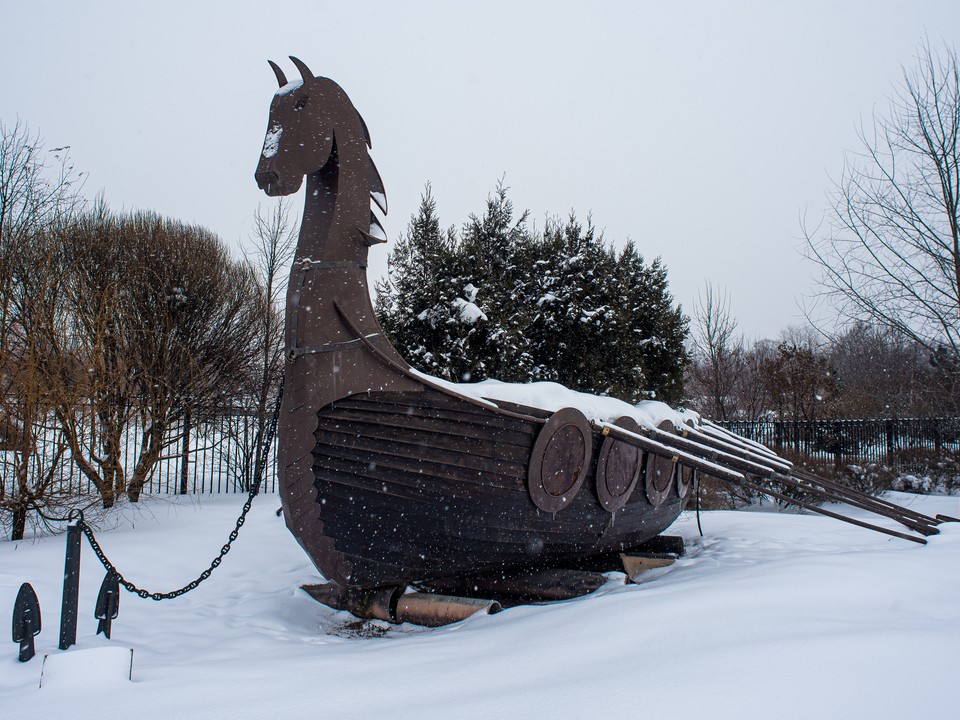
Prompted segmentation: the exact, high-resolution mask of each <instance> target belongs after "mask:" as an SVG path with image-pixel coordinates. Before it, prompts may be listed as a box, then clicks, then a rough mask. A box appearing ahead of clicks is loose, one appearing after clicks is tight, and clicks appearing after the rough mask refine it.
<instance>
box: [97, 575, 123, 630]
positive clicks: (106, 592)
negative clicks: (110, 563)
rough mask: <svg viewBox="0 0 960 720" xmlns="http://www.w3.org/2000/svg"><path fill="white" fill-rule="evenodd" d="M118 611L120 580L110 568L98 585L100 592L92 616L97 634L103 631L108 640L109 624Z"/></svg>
mask: <svg viewBox="0 0 960 720" xmlns="http://www.w3.org/2000/svg"><path fill="white" fill-rule="evenodd" d="M119 612H120V580H119V578H118V577H117V574H116V573H115V572H113V571H112V570H110V571H108V572H107V575H106V577H104V578H103V583H102V584H101V585H100V594H99V595H98V596H97V607H96V610H94V613H93V616H94V617H95V618H97V620H99V621H100V622H99V623H97V635H99V634H100V633H103V634H104V636H105V637H106V638H107V639H108V640H109V639H110V631H111V626H112V625H113V621H114V620H115V619H116V617H117V615H118V614H119Z"/></svg>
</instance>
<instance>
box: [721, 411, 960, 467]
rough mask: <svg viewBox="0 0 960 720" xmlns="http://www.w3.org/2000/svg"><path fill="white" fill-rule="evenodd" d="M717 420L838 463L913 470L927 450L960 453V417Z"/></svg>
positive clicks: (766, 441) (751, 435)
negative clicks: (869, 464) (878, 464)
mask: <svg viewBox="0 0 960 720" xmlns="http://www.w3.org/2000/svg"><path fill="white" fill-rule="evenodd" d="M718 424H719V425H722V426H723V427H725V428H727V429H728V430H732V431H733V432H735V433H738V434H740V435H743V436H744V437H748V438H750V439H751V440H756V441H757V442H760V443H763V444H764V445H766V446H768V447H770V448H772V449H774V450H782V451H787V452H797V453H803V454H804V455H809V456H811V457H813V458H816V459H819V460H823V461H825V462H833V463H835V464H837V465H849V464H863V463H881V464H884V465H887V466H889V467H892V468H893V469H895V470H903V471H907V472H909V471H913V470H918V469H920V467H919V466H920V465H922V463H923V457H922V456H923V455H928V454H929V451H933V452H941V451H945V450H950V451H953V452H960V418H895V419H894V418H888V419H882V420H758V421H746V420H733V421H728V422H722V423H718ZM916 451H920V452H916ZM923 451H928V452H926V453H925V452H923Z"/></svg>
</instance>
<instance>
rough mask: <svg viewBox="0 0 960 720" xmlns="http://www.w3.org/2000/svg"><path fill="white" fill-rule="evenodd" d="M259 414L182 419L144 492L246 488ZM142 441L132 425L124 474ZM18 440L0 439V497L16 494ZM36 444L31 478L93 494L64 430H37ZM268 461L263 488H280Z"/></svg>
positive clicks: (58, 488)
mask: <svg viewBox="0 0 960 720" xmlns="http://www.w3.org/2000/svg"><path fill="white" fill-rule="evenodd" d="M257 428H258V424H257V421H256V418H255V417H254V416H252V415H250V414H249V413H232V414H226V415H223V416H222V417H218V418H215V419H213V420H208V421H204V422H196V423H192V422H183V423H181V424H180V425H179V426H177V427H174V428H172V429H171V430H170V434H169V437H170V439H171V443H170V445H169V447H168V448H167V449H166V450H165V452H164V454H163V456H162V457H161V459H160V461H159V462H158V463H157V464H156V465H155V466H154V468H153V470H152V472H151V473H150V475H149V476H148V478H147V480H146V483H145V484H144V487H143V492H145V493H154V494H176V493H189V494H203V493H206V494H210V493H245V492H247V491H248V490H249V487H250V483H251V482H252V480H253V470H254V464H255V458H256V457H257ZM142 444H143V433H142V428H137V427H132V428H131V429H130V430H129V431H128V432H126V433H125V434H124V436H123V438H122V445H123V451H122V453H121V455H122V461H123V469H124V476H125V477H126V478H128V479H129V478H130V477H131V475H132V473H133V469H134V466H135V464H136V461H137V457H138V456H139V454H140V449H141V447H142ZM14 445H15V444H14V443H9V442H7V443H4V442H2V441H0V498H2V497H4V496H7V497H10V496H15V495H16V494H17V492H16V490H15V488H14V484H15V482H16V472H17V468H18V466H19V465H20V464H21V463H23V461H24V458H23V456H22V455H20V454H18V452H17V450H16V449H15V448H14ZM34 447H35V449H34V451H33V452H32V453H31V455H30V457H29V458H28V465H27V468H28V474H29V475H30V477H31V478H32V480H31V483H36V482H37V478H51V483H52V485H53V489H55V490H56V491H57V492H58V494H61V495H63V494H66V495H95V494H96V493H97V490H96V487H95V486H94V485H93V482H92V481H91V480H90V479H89V478H88V477H87V476H85V475H84V474H83V473H81V472H80V470H79V468H78V466H77V463H76V462H74V461H73V458H72V457H71V455H70V451H69V449H68V448H66V447H65V442H64V438H63V436H62V434H61V433H60V431H59V430H58V429H57V428H56V427H54V426H51V427H49V428H46V429H39V430H38V431H37V432H36V442H35V446H34ZM275 452H276V440H274V447H273V448H271V452H270V462H269V463H268V466H267V468H266V470H265V472H264V478H263V484H262V485H261V492H269V493H272V492H276V489H277V478H276V466H275V464H274V463H273V460H274V458H275V457H276V455H275Z"/></svg>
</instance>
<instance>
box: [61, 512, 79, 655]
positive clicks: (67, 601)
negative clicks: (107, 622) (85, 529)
mask: <svg viewBox="0 0 960 720" xmlns="http://www.w3.org/2000/svg"><path fill="white" fill-rule="evenodd" d="M71 517H72V519H71V520H70V524H69V525H67V556H66V560H65V561H64V566H63V602H62V603H61V607H60V649H61V650H66V649H67V648H68V647H70V646H71V645H75V644H76V642H77V609H78V605H79V602H80V533H81V532H82V531H81V530H80V521H81V520H82V519H83V514H82V513H81V514H80V515H79V516H77V517H73V513H71Z"/></svg>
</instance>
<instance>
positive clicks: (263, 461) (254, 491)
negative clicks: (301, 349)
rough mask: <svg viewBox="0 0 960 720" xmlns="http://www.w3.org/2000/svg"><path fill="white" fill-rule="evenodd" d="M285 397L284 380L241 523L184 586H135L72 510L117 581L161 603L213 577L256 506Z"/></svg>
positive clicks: (81, 515) (81, 518)
mask: <svg viewBox="0 0 960 720" xmlns="http://www.w3.org/2000/svg"><path fill="white" fill-rule="evenodd" d="M282 400H283V380H281V381H280V390H279V392H278V393H277V404H276V407H274V410H273V417H272V418H271V420H270V425H269V427H268V428H267V438H266V442H265V443H264V444H263V447H262V448H261V451H260V452H261V455H260V471H259V472H258V473H257V478H256V480H255V481H254V483H253V487H252V488H250V493H249V494H248V495H247V501H246V502H245V503H244V504H243V510H242V511H241V512H240V517H238V518H237V524H236V525H235V526H234V528H233V530H231V531H230V536H229V539H228V540H227V543H226V544H225V545H224V546H223V547H222V548H220V554H219V555H217V556H216V557H215V558H214V559H213V561H212V562H211V563H210V567H208V568H207V569H206V570H204V571H203V572H202V573H200V575H199V576H198V577H197V578H196V579H195V580H192V581H190V582H189V583H187V584H186V585H184V586H183V587H182V588H178V589H176V590H171V591H170V592H150V591H149V590H145V589H143V588H140V587H137V586H136V585H134V584H133V583H132V582H130V581H129V580H127V579H126V578H125V577H124V576H123V575H121V574H120V571H119V570H117V568H116V566H115V565H114V564H113V563H112V562H110V559H109V558H108V557H107V555H106V553H104V552H103V548H102V547H100V543H98V542H97V538H96V537H94V534H93V529H92V528H91V527H90V526H89V525H87V523H86V522H85V521H84V519H83V512H82V511H76V513H77V516H75V515H74V512H71V520H75V521H76V523H77V526H78V527H79V528H80V530H81V531H83V534H84V535H86V536H87V542H89V543H90V547H91V548H92V549H93V552H94V554H95V555H96V556H97V559H98V560H99V561H100V563H101V564H102V565H103V567H104V568H105V569H106V571H107V572H108V573H110V572H112V573H114V574H115V575H116V576H117V580H118V581H119V583H120V584H121V585H123V587H124V588H126V589H127V590H128V591H130V592H132V593H134V594H135V595H139V596H140V597H142V598H143V599H145V600H146V599H148V598H149V599H150V600H156V601H158V602H159V601H160V600H170V599H172V598H176V597H180V596H181V595H185V594H186V593H188V592H190V591H191V590H193V589H195V588H196V587H197V586H198V585H200V583H202V582H203V581H204V580H206V579H207V578H208V577H210V576H211V575H212V574H213V571H214V570H216V569H217V568H218V567H220V563H222V562H223V558H224V556H225V555H226V554H227V553H228V552H230V546H231V545H233V542H234V540H236V539H237V536H238V535H239V534H240V528H241V527H243V524H244V523H245V522H246V521H247V513H248V512H250V507H251V506H252V505H253V499H254V498H255V497H256V496H257V495H258V494H259V493H260V484H261V483H262V482H263V474H264V472H265V470H266V467H267V460H268V458H269V457H270V446H271V445H272V444H273V437H274V435H275V434H276V432H277V422H278V421H279V419H280V402H281V401H282Z"/></svg>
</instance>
